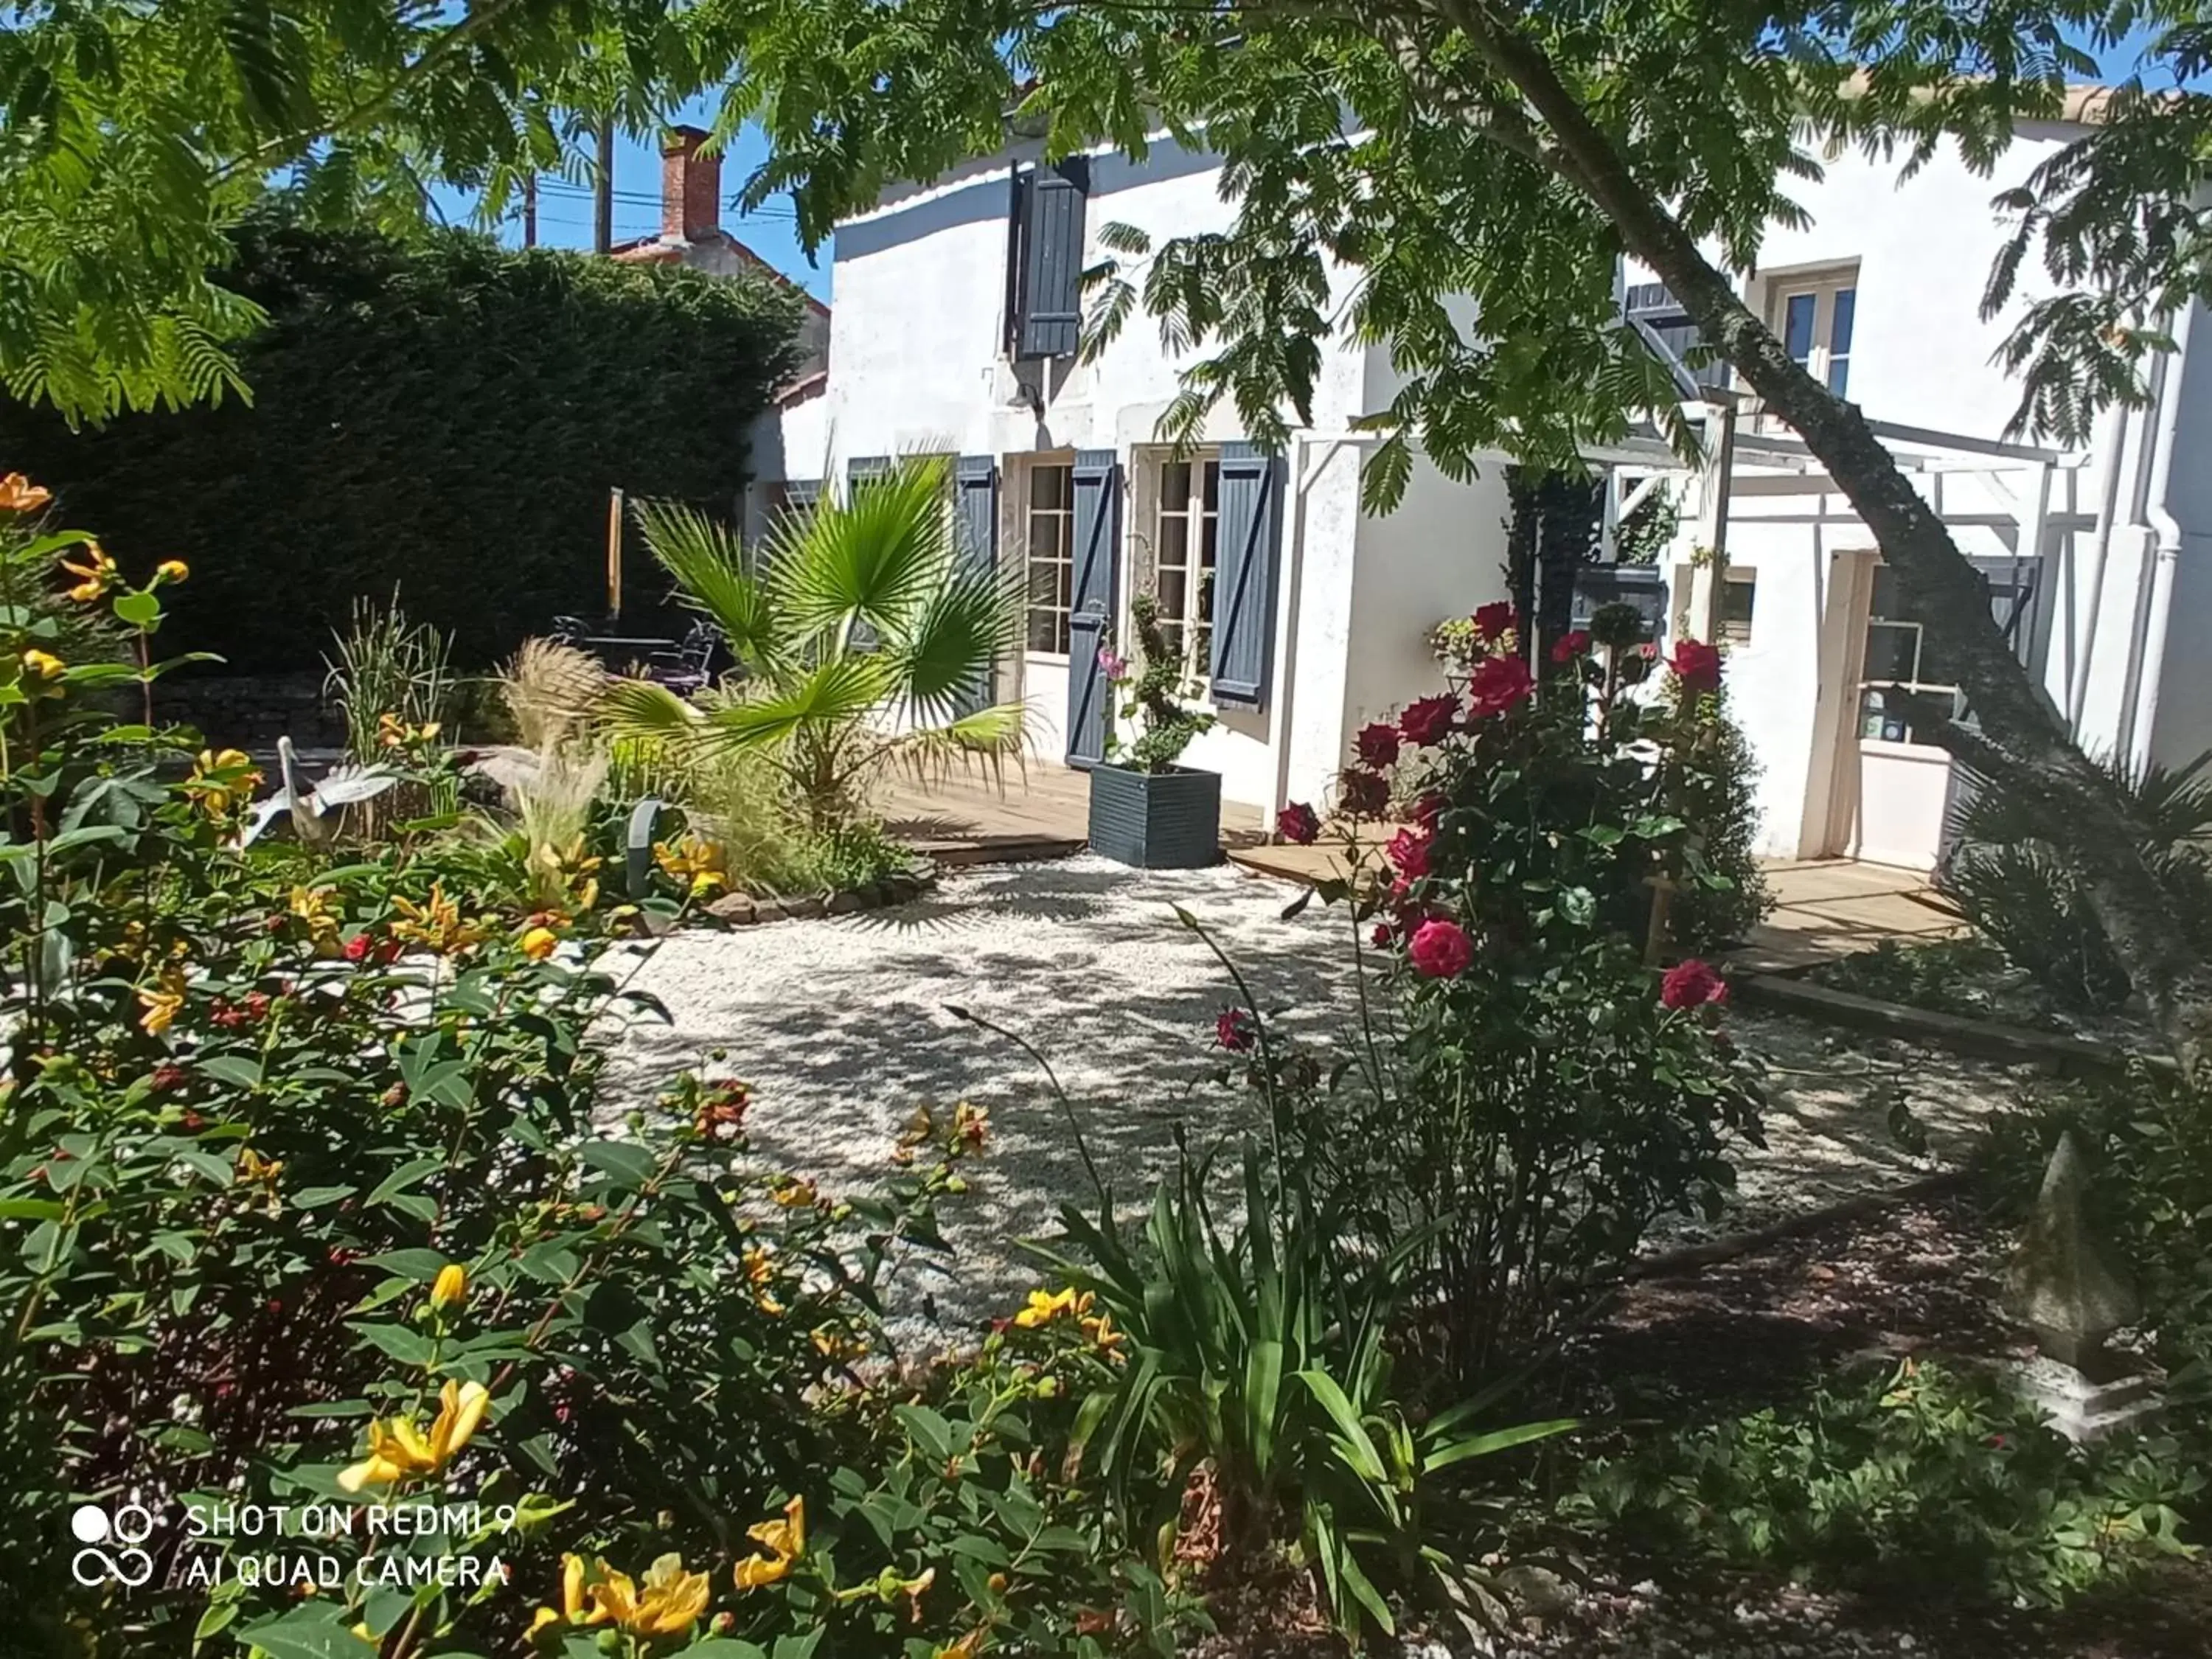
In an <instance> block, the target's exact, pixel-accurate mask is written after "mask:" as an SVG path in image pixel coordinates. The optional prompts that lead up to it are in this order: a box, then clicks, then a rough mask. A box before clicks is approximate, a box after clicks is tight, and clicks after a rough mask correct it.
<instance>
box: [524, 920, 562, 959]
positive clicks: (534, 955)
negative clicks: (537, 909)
mask: <svg viewBox="0 0 2212 1659" xmlns="http://www.w3.org/2000/svg"><path fill="white" fill-rule="evenodd" d="M521 945H522V954H523V955H524V956H526V957H529V958H530V959H531V960H532V962H543V961H544V960H545V958H546V957H550V956H551V955H552V954H553V952H554V951H557V950H558V949H560V947H561V936H560V934H558V933H555V932H554V931H553V930H552V929H551V928H550V927H532V928H531V929H530V930H529V931H528V932H526V933H524V934H523V936H522V939H521Z"/></svg>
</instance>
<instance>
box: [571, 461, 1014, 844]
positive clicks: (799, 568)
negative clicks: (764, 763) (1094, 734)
mask: <svg viewBox="0 0 2212 1659" xmlns="http://www.w3.org/2000/svg"><path fill="white" fill-rule="evenodd" d="M948 484H949V473H948V468H947V464H946V463H945V460H944V459H942V458H937V457H917V458H913V459H907V460H904V461H902V462H900V463H899V464H898V465H896V466H894V467H893V468H892V469H891V470H890V471H889V472H887V473H885V474H884V475H883V476H881V477H876V478H871V479H865V480H861V481H860V482H859V483H856V484H855V485H854V490H853V493H852V495H851V498H850V499H849V500H848V501H830V500H827V499H824V500H823V501H821V502H819V503H817V506H816V507H814V508H813V509H812V510H811V511H810V512H808V513H802V514H794V515H792V516H790V517H787V518H786V519H785V520H783V521H782V522H781V524H779V525H778V526H776V528H775V531H774V532H772V534H771V536H770V538H769V545H768V549H767V552H766V556H765V557H764V558H763V559H762V560H760V561H759V563H758V569H757V574H756V573H755V571H753V570H751V569H749V568H748V564H747V561H746V560H745V558H744V554H743V551H742V550H741V549H740V548H739V546H738V540H737V538H736V536H735V535H734V534H733V533H732V531H731V530H730V528H729V527H728V526H726V525H724V524H721V523H719V522H717V521H716V520H713V519H710V518H708V516H707V515H705V514H704V513H699V512H696V511H695V510H694V509H692V508H690V507H682V506H678V505H675V504H673V503H669V502H659V501H657V502H651V503H648V504H647V505H646V506H645V507H642V508H641V511H640V513H639V515H638V516H639V522H640V524H641V527H642V528H643V531H644V533H645V540H646V544H647V547H649V548H650V549H651V550H652V551H653V556H654V557H655V558H657V559H658V560H659V562H661V564H662V565H663V566H664V567H665V568H666V569H667V571H668V573H669V574H670V575H671V576H673V577H674V578H675V579H676V584H677V588H678V594H679V596H680V597H681V598H682V599H683V600H684V603H685V604H687V605H690V606H691V607H692V608H693V609H695V610H696V611H699V612H701V613H702V615H704V616H706V617H708V618H709V619H711V620H712V621H713V622H714V625H715V626H716V627H717V628H718V629H720V630H721V633H722V636H723V638H724V640H725V641H726V643H727V644H728V647H729V650H730V653H731V655H732V656H733V657H734V658H735V659H737V661H738V665H739V667H740V669H741V670H742V678H741V679H740V680H739V681H738V684H736V685H735V686H734V687H732V688H731V689H730V690H729V691H728V692H727V694H726V695H722V696H712V697H706V698H698V699H691V698H685V697H682V696H678V695H677V694H676V693H674V692H672V691H671V690H668V689H667V688H665V687H664V686H659V685H654V684H649V683H647V682H645V681H642V680H630V679H624V680H617V681H616V682H615V683H614V684H612V685H611V687H610V688H609V690H608V693H607V699H606V714H607V723H608V726H609V728H610V730H611V731H612V732H614V733H615V735H616V736H617V738H626V737H635V738H658V739H662V740H665V741H666V742H669V743H671V744H677V745H679V746H696V748H697V749H699V750H703V751H706V752H712V751H714V750H717V749H757V750H762V751H763V752H764V753H766V754H768V755H769V756H770V757H773V759H774V761H775V768H776V770H777V772H778V773H779V775H781V778H782V780H783V782H784V784H785V785H786V787H787V788H788V789H789V790H790V792H791V794H792V798H793V801H794V802H795V803H796V805H797V806H798V809H799V811H800V813H801V814H802V816H803V817H804V818H805V822H806V823H807V824H808V826H809V827H810V828H811V829H814V830H817V831H820V832H827V831H829V830H833V829H838V828H841V827H842V826H844V825H847V824H848V823H852V822H853V821H854V819H855V818H856V817H859V816H860V814H861V813H862V812H863V811H864V810H865V807H866V792H867V785H868V782H869V781H870V779H871V778H872V776H873V775H876V774H877V773H878V771H880V770H881V769H883V768H884V767H886V766H891V765H905V766H909V767H912V768H914V769H916V770H917V771H920V772H922V773H924V774H927V773H929V772H933V771H935V770H938V769H942V768H945V767H947V766H951V765H957V764H962V763H979V762H980V763H985V764H993V765H995V764H997V763H1000V762H1002V761H1004V760H1005V759H1006V757H1009V756H1012V755H1017V754H1018V753H1019V752H1020V748H1021V743H1022V736H1023V722H1022V707H1021V705H1020V704H1019V703H1018V702H1003V703H993V704H988V705H987V706H985V707H983V708H972V709H971V708H969V707H968V705H969V703H970V702H973V701H974V698H975V691H974V688H975V687H977V686H979V685H986V684H989V678H990V673H991V667H992V665H993V664H994V662H996V661H997V660H998V659H999V658H1000V655H1002V654H1003V653H1006V652H1008V651H1010V650H1012V647H1013V646H1014V644H1015V642H1016V641H1017V640H1018V637H1019V630H1020V627H1021V616H1022V610H1021V594H1020V590H1019V588H1018V586H1016V585H1015V584H1014V583H1013V582H1012V580H1009V579H1008V578H1007V577H1006V575H1005V574H1003V573H1001V572H1000V571H997V570H994V569H990V568H982V567H980V566H977V565H975V564H974V563H972V562H969V561H966V560H963V559H962V558H961V557H960V556H959V555H958V550H957V548H956V547H955V546H954V544H953V538H952V519H951V510H950V505H949V501H948V499H947V496H948Z"/></svg>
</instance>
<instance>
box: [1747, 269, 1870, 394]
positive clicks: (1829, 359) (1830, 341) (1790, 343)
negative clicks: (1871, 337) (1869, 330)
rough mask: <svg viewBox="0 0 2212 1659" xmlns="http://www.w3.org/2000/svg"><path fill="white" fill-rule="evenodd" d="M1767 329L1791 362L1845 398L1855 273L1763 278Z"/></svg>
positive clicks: (1854, 310)
mask: <svg viewBox="0 0 2212 1659" xmlns="http://www.w3.org/2000/svg"><path fill="white" fill-rule="evenodd" d="M1765 285H1766V325H1767V327H1769V328H1770V329H1771V330H1773V331H1774V336H1775V337H1776V338H1777V339H1778V340H1780V341H1781V342H1782V346H1783V349H1784V350H1785V351H1787V352H1788V353H1789V354H1790V359H1791V361H1793V362H1796V364H1797V365H1798V366H1799V367H1800V368H1803V369H1804V371H1805V372H1806V373H1807V374H1810V375H1811V376H1812V377H1813V378H1814V380H1818V381H1820V383H1821V384H1822V385H1823V386H1826V387H1827V388H1828V390H1829V391H1831V392H1834V393H1835V394H1836V396H1838V398H1841V397H1845V396H1847V395H1849V392H1850V379H1851V337H1852V334H1853V332H1854V331H1855V326H1856V325H1857V319H1858V302H1859V268H1858V264H1857V262H1856V261H1854V262H1852V263H1851V264H1847V265H1830V266H1826V267H1824V268H1822V269H1820V270H1805V271H1779V272H1777V273H1775V274H1774V275H1772V276H1768V277H1767V278H1765Z"/></svg>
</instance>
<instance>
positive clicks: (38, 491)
mask: <svg viewBox="0 0 2212 1659" xmlns="http://www.w3.org/2000/svg"><path fill="white" fill-rule="evenodd" d="M53 498H54V492H53V491H52V490H51V489H46V488H45V487H44V486H42V485H40V484H34V483H32V482H31V481H30V480H29V479H28V478H27V477H24V476H23V475H22V474H21V473H20V472H10V473H9V475H8V476H7V477H4V478H0V513H35V512H37V511H38V510H39V509H40V507H44V506H45V505H46V503H47V502H48V501H52V500H53Z"/></svg>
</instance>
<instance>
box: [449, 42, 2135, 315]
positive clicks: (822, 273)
mask: <svg viewBox="0 0 2212 1659" xmlns="http://www.w3.org/2000/svg"><path fill="white" fill-rule="evenodd" d="M2147 39H2148V34H2147V33H2145V32H2138V33H2137V34H2136V35H2135V36H2131V37H2130V39H2129V40H2126V41H2124V42H2123V43H2122V44H2121V45H2120V46H2118V47H2116V48H2114V49H2113V50H2112V51H2111V52H2106V53H2105V54H2104V55H2103V69H2104V74H2105V78H2106V79H2107V80H2118V79H2121V78H2124V76H2127V75H2129V74H2130V72H2132V71H2133V70H2135V69H2136V57H2137V54H2138V53H2139V52H2140V51H2141V49H2142V43H2143V41H2144V40H2147ZM677 118H678V119H679V120H684V121H689V122H691V123H693V124H695V125H699V126H709V125H713V119H714V100H712V99H711V98H702V99H698V100H694V101H693V102H692V103H691V104H690V105H687V106H685V107H684V109H683V110H681V111H679V112H678V117H677ZM767 153H768V143H767V140H766V138H765V137H763V135H762V134H761V132H760V131H758V130H757V128H752V127H748V128H746V129H745V131H744V133H743V134H741V135H740V137H738V141H737V142H736V143H733V144H732V145H731V146H730V147H729V149H728V150H727V151H726V152H725V154H724V155H723V158H722V184H723V194H724V198H725V202H727V200H728V198H730V197H734V196H735V195H736V194H737V192H738V188H739V187H740V186H741V185H743V183H744V180H745V179H746V178H747V176H748V175H749V174H750V173H751V172H752V170H753V169H754V168H755V167H758V166H759V165H760V163H761V161H762V160H763V158H764V157H765V156H766V155H767ZM439 199H440V202H441V205H442V206H443V207H444V209H445V210H446V211H447V213H448V214H449V215H451V216H453V217H454V218H455V219H457V220H459V219H465V218H466V216H467V215H468V211H469V203H468V201H467V199H466V198H465V197H463V196H462V195H461V194H460V193H459V192H458V191H440V192H439ZM722 223H723V226H724V228H726V229H727V230H728V231H729V232H730V233H731V234H732V235H734V236H736V237H738V239H739V240H742V241H743V242H744V244H745V245H746V246H748V247H750V248H751V249H752V250H753V252H756V253H757V254H759V255H760V256H761V258H763V259H766V260H767V261H768V262H769V264H772V265H774V266H775V267H776V269H777V270H781V271H782V272H783V273H784V274H785V275H787V276H789V277H791V279H792V280H793V281H794V282H796V283H799V285H800V286H802V287H803V288H805V289H806V291H807V292H808V293H810V294H811V295H814V296H815V297H816V298H817V299H819V300H824V301H826V300H828V299H829V254H830V249H829V245H828V244H826V243H825V244H824V245H823V246H822V247H821V248H820V249H819V250H817V254H816V261H817V262H816V263H810V262H809V261H808V259H807V258H806V256H805V253H803V252H800V250H799V234H798V226H797V218H796V216H795V215H794V214H793V211H792V210H791V207H790V204H788V203H787V202H775V203H770V204H769V205H767V206H766V207H764V208H763V209H762V210H760V211H759V212H758V213H757V214H753V215H750V216H745V217H742V218H741V217H739V216H738V213H737V210H735V209H734V208H731V207H728V206H727V205H726V206H725V208H724V211H723V218H722ZM659 226H660V151H659V145H658V143H655V142H647V141H645V140H641V139H636V138H628V137H624V138H619V139H617V142H616V155H615V240H617V241H618V242H619V241H623V240H626V239H628V238H629V237H633V236H642V235H647V234H651V233H652V232H653V231H655V230H658V229H659ZM501 240H505V241H507V242H509V243H511V244H516V245H519V244H520V242H521V240H522V224H521V220H520V215H519V212H518V216H516V217H515V218H514V219H513V220H512V221H511V222H509V223H507V225H506V226H504V227H503V228H502V229H501ZM538 240H539V241H540V242H541V243H543V244H544V246H549V247H574V248H588V247H589V246H591V245H592V193H591V189H590V187H589V186H588V185H570V184H567V183H564V182H563V181H562V180H559V179H546V180H544V182H543V183H541V184H540V185H539V187H538Z"/></svg>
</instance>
